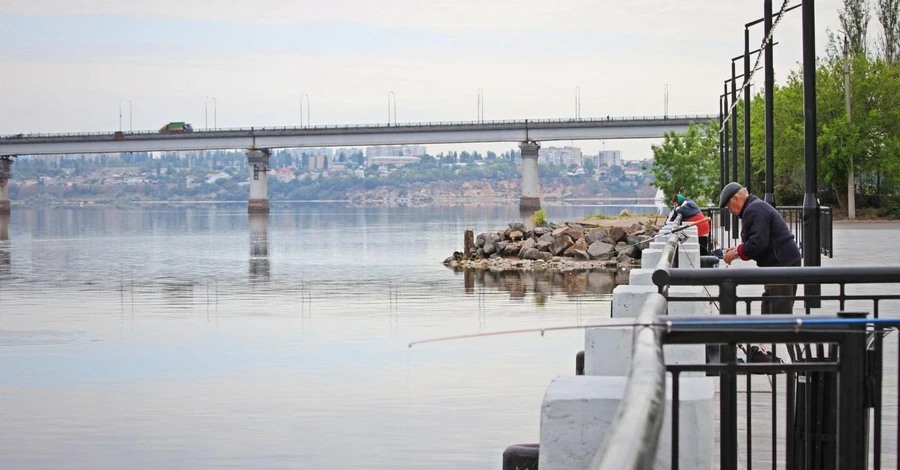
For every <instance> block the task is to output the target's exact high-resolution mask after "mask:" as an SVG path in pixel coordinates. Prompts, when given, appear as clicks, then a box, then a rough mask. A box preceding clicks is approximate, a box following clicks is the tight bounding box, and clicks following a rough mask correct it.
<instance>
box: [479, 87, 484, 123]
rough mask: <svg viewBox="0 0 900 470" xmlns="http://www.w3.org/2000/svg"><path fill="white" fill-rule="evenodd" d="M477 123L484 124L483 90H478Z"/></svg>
mask: <svg viewBox="0 0 900 470" xmlns="http://www.w3.org/2000/svg"><path fill="white" fill-rule="evenodd" d="M478 122H484V90H482V89H481V88H479V89H478Z"/></svg>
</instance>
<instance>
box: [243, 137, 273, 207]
mask: <svg viewBox="0 0 900 470" xmlns="http://www.w3.org/2000/svg"><path fill="white" fill-rule="evenodd" d="M269 155H271V152H270V151H269V149H250V150H247V163H248V166H249V167H250V201H249V202H248V203H247V212H249V213H250V214H268V213H269V192H268V186H267V184H266V174H267V173H266V172H267V171H269Z"/></svg>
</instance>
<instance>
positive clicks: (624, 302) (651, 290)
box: [611, 284, 659, 318]
mask: <svg viewBox="0 0 900 470" xmlns="http://www.w3.org/2000/svg"><path fill="white" fill-rule="evenodd" d="M658 292H659V289H658V288H657V287H656V286H653V285H650V286H646V285H643V286H641V285H638V286H632V285H628V284H622V285H618V286H616V288H615V289H613V300H612V315H611V316H612V318H637V317H638V315H640V313H641V308H642V307H643V306H644V302H645V301H646V300H647V297H649V296H650V295H651V294H656V293H658Z"/></svg>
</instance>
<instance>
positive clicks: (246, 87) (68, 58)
mask: <svg viewBox="0 0 900 470" xmlns="http://www.w3.org/2000/svg"><path fill="white" fill-rule="evenodd" d="M782 2H783V0H773V3H774V9H775V11H776V12H777V11H778V9H779V8H780V7H781V4H782ZM798 3H799V0H789V1H788V2H787V4H788V5H789V6H793V5H796V4H798ZM842 4H843V2H842V0H818V1H817V2H816V49H817V51H818V53H819V54H820V55H822V54H824V50H825V46H826V42H827V37H826V30H827V29H830V30H831V31H836V30H838V29H839V28H840V25H839V22H838V16H837V14H838V9H839V8H841V6H842ZM762 14H763V1H762V0H702V1H701V0H627V1H623V0H558V1H556V2H548V1H546V0H540V1H538V0H516V1H512V0H491V1H484V0H454V1H452V2H448V1H444V0H433V1H425V0H328V1H322V0H317V1H310V0H298V1H294V2H285V1H283V0H255V1H253V2H247V1H240V2H238V1H234V0H192V1H188V2H184V1H175V0H152V1H146V0H142V1H134V0H83V1H80V2H72V1H69V0H66V1H62V0H29V1H24V0H0V31H3V33H4V34H3V47H0V70H2V71H3V73H2V74H0V134H14V133H19V132H23V133H33V132H92V131H113V130H118V129H119V128H120V114H119V109H120V106H121V110H122V116H121V127H122V129H124V130H129V129H130V128H133V129H134V130H149V129H158V128H159V127H161V126H162V125H163V124H165V123H167V122H169V121H187V122H190V123H192V124H193V125H194V127H195V128H203V127H213V126H217V127H219V128H227V127H250V126H255V127H263V126H295V125H300V123H301V119H302V120H303V121H304V124H309V123H311V124H313V125H340V124H367V123H384V122H387V120H388V116H389V106H391V105H392V103H393V101H389V100H390V99H391V98H390V97H391V96H393V97H396V100H395V102H396V119H397V121H398V122H401V123H402V122H434V121H472V120H475V119H477V117H478V97H479V89H480V90H482V92H481V93H482V96H483V110H484V112H483V117H484V119H485V120H495V119H496V120H500V119H544V118H571V117H575V113H576V108H577V107H578V106H580V115H581V117H582V118H589V117H600V116H602V117H605V116H607V115H610V116H641V115H662V114H663V112H664V97H665V89H666V87H668V111H669V115H683V114H716V113H718V96H719V94H721V93H722V86H723V82H724V80H725V79H726V78H730V76H731V63H730V62H731V58H732V57H735V56H738V55H741V54H743V34H744V24H746V23H748V22H751V21H753V20H756V19H757V18H761V17H762ZM878 28H879V26H878V24H877V21H875V20H874V18H873V21H872V23H871V24H870V33H869V36H870V37H874V36H876V35H877V29H878ZM762 35H763V29H762V25H761V24H760V25H757V26H753V27H751V29H750V41H751V50H752V49H756V48H757V47H759V44H760V43H761V42H762ZM775 38H776V39H775V40H776V42H778V44H777V45H776V46H775V53H774V60H775V75H776V80H777V81H779V82H780V81H783V80H784V78H785V77H786V76H787V73H788V72H789V71H790V70H792V69H798V68H799V62H800V59H801V47H802V43H801V38H802V29H801V9H799V8H798V9H796V10H794V11H791V12H789V13H787V14H786V15H785V18H784V20H783V21H782V22H781V23H780V24H779V25H778V27H777V29H776V31H775ZM754 59H755V56H754ZM741 68H742V64H741V63H740V62H739V63H738V70H739V72H738V73H741V72H740V70H741ZM754 82H758V83H759V86H758V87H756V88H757V89H758V88H761V87H762V71H760V72H759V73H758V74H757V77H755V79H754ZM391 92H393V95H391ZM578 95H580V101H579V100H577V99H576V98H577V96H578ZM307 97H308V99H307ZM301 102H302V104H301ZM301 106H302V108H301ZM301 109H302V118H301ZM390 114H391V115H393V111H391V112H390ZM307 115H308V118H307ZM656 142H659V140H653V139H648V140H628V141H626V140H609V141H574V142H573V141H561V142H547V143H544V144H543V145H544V146H545V147H546V146H564V145H574V146H578V147H581V148H582V151H583V152H585V153H596V152H597V151H598V150H601V149H606V150H622V152H623V158H625V159H630V160H633V159H641V158H645V157H650V156H652V152H651V151H650V145H651V144H653V143H656ZM514 147H515V143H508V144H505V143H504V144H470V145H453V146H428V151H429V153H437V152H438V151H446V150H460V151H461V150H481V151H485V150H496V151H502V150H507V149H511V148H514Z"/></svg>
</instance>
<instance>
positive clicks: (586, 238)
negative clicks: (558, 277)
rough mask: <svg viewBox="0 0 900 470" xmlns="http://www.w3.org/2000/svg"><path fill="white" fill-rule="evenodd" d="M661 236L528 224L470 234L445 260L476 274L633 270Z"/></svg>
mask: <svg viewBox="0 0 900 470" xmlns="http://www.w3.org/2000/svg"><path fill="white" fill-rule="evenodd" d="M657 232H658V228H657V227H654V226H650V225H648V226H644V225H642V224H634V225H632V226H630V227H618V226H612V227H602V226H598V225H589V224H578V223H573V222H564V223H562V224H559V225H556V224H544V225H543V226H540V227H535V228H534V229H528V228H526V226H525V224H523V223H518V222H515V223H511V224H509V228H506V229H503V230H499V231H497V232H488V233H482V234H479V235H478V236H477V237H475V238H474V240H473V239H472V236H473V235H472V231H471V230H467V231H466V235H465V249H464V250H463V251H462V252H455V253H454V254H453V256H450V257H449V258H447V259H446V260H444V264H445V265H447V266H449V267H452V268H464V269H466V268H474V269H492V270H506V269H526V270H527V269H556V270H563V271H565V270H574V269H595V268H602V267H607V268H608V267H619V266H622V265H624V266H622V267H631V266H633V265H634V264H635V262H636V260H640V258H641V249H642V248H646V246H647V243H649V241H650V239H652V238H653V236H654V235H656V233H657Z"/></svg>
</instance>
